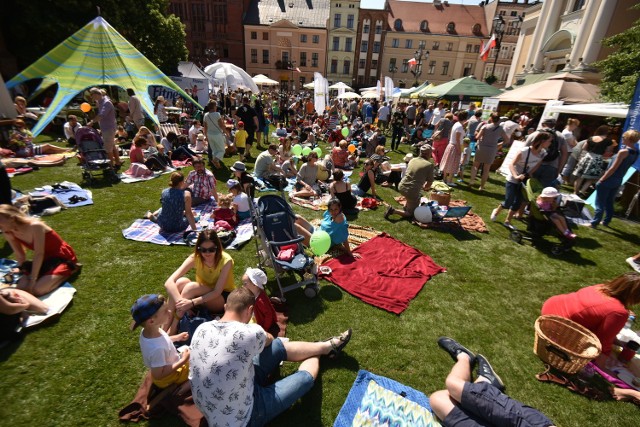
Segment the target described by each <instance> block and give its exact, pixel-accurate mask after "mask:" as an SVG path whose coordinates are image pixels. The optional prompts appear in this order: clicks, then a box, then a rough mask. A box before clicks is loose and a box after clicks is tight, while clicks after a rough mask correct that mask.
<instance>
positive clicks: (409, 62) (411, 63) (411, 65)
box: [407, 58, 418, 68]
mask: <svg viewBox="0 0 640 427" xmlns="http://www.w3.org/2000/svg"><path fill="white" fill-rule="evenodd" d="M417 63H418V61H416V58H411V59H410V60H408V61H407V64H409V68H413V67H415V66H416V64H417Z"/></svg>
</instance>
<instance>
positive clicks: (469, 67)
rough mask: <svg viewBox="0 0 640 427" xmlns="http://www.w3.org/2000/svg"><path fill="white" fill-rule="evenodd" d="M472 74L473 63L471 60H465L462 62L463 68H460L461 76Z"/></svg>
mask: <svg viewBox="0 0 640 427" xmlns="http://www.w3.org/2000/svg"><path fill="white" fill-rule="evenodd" d="M471 74H473V64H472V63H471V62H467V63H466V64H464V70H462V77H467V76H470V75H471Z"/></svg>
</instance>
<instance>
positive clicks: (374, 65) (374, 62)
mask: <svg viewBox="0 0 640 427" xmlns="http://www.w3.org/2000/svg"><path fill="white" fill-rule="evenodd" d="M371 69H372V70H378V60H377V59H374V60H372V61H371Z"/></svg>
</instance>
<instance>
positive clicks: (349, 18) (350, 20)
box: [347, 15, 354, 30]
mask: <svg viewBox="0 0 640 427" xmlns="http://www.w3.org/2000/svg"><path fill="white" fill-rule="evenodd" d="M353 19H354V16H353V15H347V28H348V29H350V30H353Z"/></svg>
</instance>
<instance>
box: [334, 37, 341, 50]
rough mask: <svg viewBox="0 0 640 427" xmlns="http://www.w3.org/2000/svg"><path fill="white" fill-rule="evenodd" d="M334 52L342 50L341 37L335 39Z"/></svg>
mask: <svg viewBox="0 0 640 427" xmlns="http://www.w3.org/2000/svg"><path fill="white" fill-rule="evenodd" d="M333 50H340V37H334V38H333Z"/></svg>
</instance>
